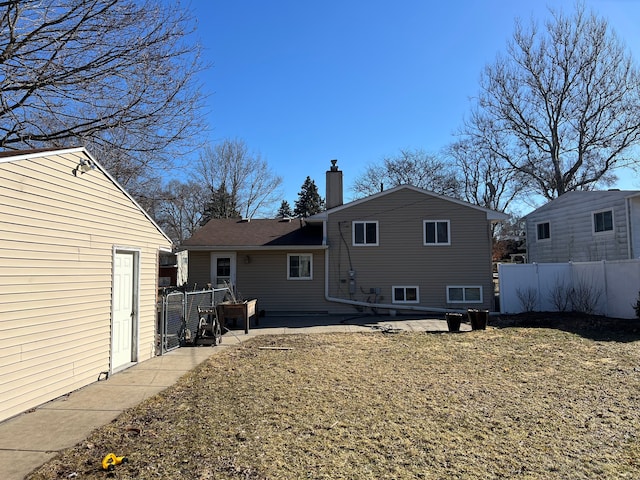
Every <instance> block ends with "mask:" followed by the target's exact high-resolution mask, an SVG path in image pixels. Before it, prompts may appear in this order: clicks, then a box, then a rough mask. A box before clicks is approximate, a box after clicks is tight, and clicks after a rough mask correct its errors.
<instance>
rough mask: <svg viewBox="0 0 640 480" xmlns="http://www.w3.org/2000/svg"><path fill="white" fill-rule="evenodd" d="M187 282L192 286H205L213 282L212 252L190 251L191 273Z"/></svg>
mask: <svg viewBox="0 0 640 480" xmlns="http://www.w3.org/2000/svg"><path fill="white" fill-rule="evenodd" d="M187 283H188V284H189V286H190V287H193V286H194V285H200V287H203V288H204V287H205V286H206V285H207V284H208V283H211V252H208V251H206V252H200V251H190V252H189V275H188V278H187Z"/></svg>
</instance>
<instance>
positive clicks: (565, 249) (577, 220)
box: [525, 190, 640, 263]
mask: <svg viewBox="0 0 640 480" xmlns="http://www.w3.org/2000/svg"><path fill="white" fill-rule="evenodd" d="M525 220H526V223H527V257H528V258H527V261H528V262H530V263H557V262H591V261H600V260H627V259H633V258H640V191H635V190H634V191H620V190H607V191H587V192H581V191H578V192H568V193H566V194H564V195H562V196H560V197H558V198H556V199H554V200H552V201H550V202H549V203H547V204H546V205H543V206H542V207H540V208H538V209H536V210H534V211H533V212H531V213H530V214H528V215H527V216H525Z"/></svg>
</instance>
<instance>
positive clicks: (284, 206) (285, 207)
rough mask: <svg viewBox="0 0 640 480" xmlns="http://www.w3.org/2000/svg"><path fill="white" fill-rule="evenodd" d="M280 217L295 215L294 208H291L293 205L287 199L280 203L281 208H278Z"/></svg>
mask: <svg viewBox="0 0 640 480" xmlns="http://www.w3.org/2000/svg"><path fill="white" fill-rule="evenodd" d="M278 217H282V218H284V217H293V210H291V205H289V202H287V201H286V200H283V201H282V203H281V204H280V208H279V209H278Z"/></svg>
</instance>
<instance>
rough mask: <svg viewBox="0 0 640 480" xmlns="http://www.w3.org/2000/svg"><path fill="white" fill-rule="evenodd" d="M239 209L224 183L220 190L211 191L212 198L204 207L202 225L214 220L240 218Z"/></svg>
mask: <svg viewBox="0 0 640 480" xmlns="http://www.w3.org/2000/svg"><path fill="white" fill-rule="evenodd" d="M240 217H241V215H240V212H238V207H237V205H235V202H234V201H233V196H232V195H231V194H230V193H229V192H228V191H227V187H226V185H225V184H224V183H222V185H220V188H218V189H213V188H212V189H211V198H210V199H209V201H208V202H207V203H206V205H205V207H204V212H202V219H201V220H200V225H204V224H206V223H207V222H208V221H209V220H211V219H212V218H240Z"/></svg>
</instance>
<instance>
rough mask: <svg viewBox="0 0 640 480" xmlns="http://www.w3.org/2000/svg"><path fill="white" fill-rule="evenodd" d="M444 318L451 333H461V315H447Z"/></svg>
mask: <svg viewBox="0 0 640 480" xmlns="http://www.w3.org/2000/svg"><path fill="white" fill-rule="evenodd" d="M444 318H446V320H447V327H448V328H449V331H450V332H459V331H460V324H461V323H462V314H461V313H445V314H444Z"/></svg>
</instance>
